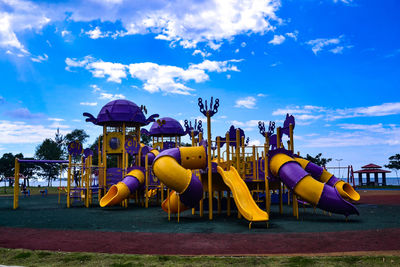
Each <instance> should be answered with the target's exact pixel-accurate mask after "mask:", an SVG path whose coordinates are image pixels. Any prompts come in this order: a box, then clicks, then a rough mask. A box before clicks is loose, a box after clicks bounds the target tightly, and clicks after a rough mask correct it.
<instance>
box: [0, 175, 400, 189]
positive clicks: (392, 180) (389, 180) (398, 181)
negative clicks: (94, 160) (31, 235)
mask: <svg viewBox="0 0 400 267" xmlns="http://www.w3.org/2000/svg"><path fill="white" fill-rule="evenodd" d="M342 179H343V180H344V181H345V182H347V178H342ZM365 179H366V178H365V177H363V180H364V182H365ZM373 180H374V177H371V181H373ZM379 182H381V177H379ZM355 184H356V186H357V185H358V177H355ZM386 184H387V185H398V186H400V177H386ZM7 185H8V183H7V184H6V186H7ZM29 185H30V186H35V187H37V186H40V187H47V181H45V180H40V179H30V180H29ZM1 186H4V184H2V185H1ZM59 186H61V187H66V186H67V178H62V179H61V184H60V179H57V180H55V181H52V187H59Z"/></svg>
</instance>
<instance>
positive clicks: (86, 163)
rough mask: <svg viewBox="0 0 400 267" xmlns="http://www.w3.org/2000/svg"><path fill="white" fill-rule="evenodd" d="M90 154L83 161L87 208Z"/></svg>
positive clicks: (87, 206) (87, 204) (87, 205)
mask: <svg viewBox="0 0 400 267" xmlns="http://www.w3.org/2000/svg"><path fill="white" fill-rule="evenodd" d="M89 164H90V156H89V157H87V158H86V161H85V185H86V197H85V206H86V208H89V197H90V196H89V195H90V182H89V178H90V176H89V175H90V171H89V170H90V169H89V168H90V165H89Z"/></svg>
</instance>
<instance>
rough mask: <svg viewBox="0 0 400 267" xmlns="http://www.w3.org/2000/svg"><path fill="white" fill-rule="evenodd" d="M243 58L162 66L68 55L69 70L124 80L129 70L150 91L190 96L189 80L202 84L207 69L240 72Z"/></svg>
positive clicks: (206, 77)
mask: <svg viewBox="0 0 400 267" xmlns="http://www.w3.org/2000/svg"><path fill="white" fill-rule="evenodd" d="M240 61H241V60H236V59H232V60H226V61H210V60H204V61H203V62H201V63H198V64H190V65H189V67H187V68H186V69H184V68H181V67H176V66H170V65H159V64H156V63H153V62H143V63H132V64H127V65H125V64H121V63H113V62H104V61H102V60H100V59H99V60H98V59H95V58H93V57H90V56H86V57H85V58H84V59H82V60H78V59H76V58H67V59H66V60H65V63H66V65H67V66H66V68H65V69H66V70H68V71H72V68H85V69H86V70H88V71H90V72H91V73H92V75H93V76H94V77H98V78H107V81H108V82H115V83H121V82H122V79H125V78H127V74H128V73H129V74H130V76H131V78H134V79H138V80H140V81H142V82H143V89H144V90H146V91H148V92H150V93H155V92H162V93H170V94H182V95H189V94H190V92H191V91H194V89H193V88H190V87H188V86H186V85H185V84H186V83H187V82H189V81H194V82H196V83H201V82H205V81H207V80H209V76H208V74H207V72H217V73H221V72H228V71H236V72H237V71H239V69H238V68H237V66H236V65H235V63H238V62H240Z"/></svg>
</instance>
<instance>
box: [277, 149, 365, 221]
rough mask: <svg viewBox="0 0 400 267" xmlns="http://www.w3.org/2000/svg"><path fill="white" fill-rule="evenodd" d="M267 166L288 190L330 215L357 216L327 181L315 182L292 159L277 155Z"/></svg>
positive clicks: (352, 208) (284, 155)
mask: <svg viewBox="0 0 400 267" xmlns="http://www.w3.org/2000/svg"><path fill="white" fill-rule="evenodd" d="M269 165H270V170H271V172H272V174H273V175H275V176H278V177H279V178H280V179H281V180H282V182H283V183H284V184H285V185H286V186H287V187H288V188H289V189H291V190H293V191H294V192H295V193H296V194H297V195H299V196H300V197H301V198H302V199H304V200H305V201H307V202H309V203H311V204H313V205H315V206H317V207H318V208H320V209H323V210H326V211H329V212H332V213H338V214H343V215H345V216H349V215H351V214H357V215H359V212H358V210H357V209H356V207H355V206H354V205H352V204H351V203H349V202H347V201H346V200H344V199H343V198H342V196H341V195H340V194H339V192H338V190H337V189H336V187H334V186H332V185H331V184H329V181H328V183H322V182H320V181H317V180H315V179H314V178H313V177H312V176H311V175H310V174H309V173H308V172H306V171H305V170H304V169H303V168H302V166H301V164H300V163H299V162H297V161H296V160H295V159H293V158H292V157H290V156H288V155H286V154H284V153H277V154H275V155H273V156H272V158H271V160H270V164H269ZM333 185H334V184H333Z"/></svg>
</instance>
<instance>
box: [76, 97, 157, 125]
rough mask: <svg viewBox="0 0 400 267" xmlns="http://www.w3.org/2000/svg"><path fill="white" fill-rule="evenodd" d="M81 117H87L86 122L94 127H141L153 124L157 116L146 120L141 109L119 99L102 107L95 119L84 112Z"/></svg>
mask: <svg viewBox="0 0 400 267" xmlns="http://www.w3.org/2000/svg"><path fill="white" fill-rule="evenodd" d="M83 116H86V117H88V118H87V119H86V121H88V122H93V123H94V124H96V125H106V124H109V125H120V124H121V123H123V122H125V123H126V124H127V125H128V126H137V125H140V126H143V125H148V124H149V123H150V122H153V121H154V118H156V117H158V114H153V115H151V116H150V117H148V118H147V119H146V117H145V115H144V114H143V111H142V108H141V107H139V106H138V105H136V104H135V103H133V102H131V101H129V100H125V99H119V100H114V101H111V102H109V103H107V104H106V105H105V106H104V107H102V108H101V110H100V112H99V115H97V118H95V117H94V116H93V115H92V114H90V113H86V112H85V113H83Z"/></svg>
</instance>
